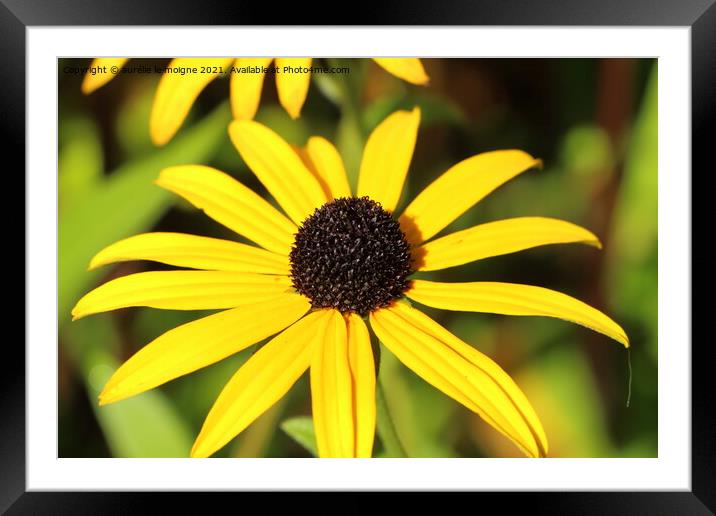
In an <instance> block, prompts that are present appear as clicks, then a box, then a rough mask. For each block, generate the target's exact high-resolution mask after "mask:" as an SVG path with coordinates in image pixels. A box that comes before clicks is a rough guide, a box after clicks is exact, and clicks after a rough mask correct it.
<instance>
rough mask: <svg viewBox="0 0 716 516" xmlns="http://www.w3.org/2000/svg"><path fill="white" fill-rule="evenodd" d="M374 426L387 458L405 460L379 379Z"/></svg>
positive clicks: (403, 449) (405, 454)
mask: <svg viewBox="0 0 716 516" xmlns="http://www.w3.org/2000/svg"><path fill="white" fill-rule="evenodd" d="M376 426H377V427H378V437H380V441H381V442H382V443H383V448H385V454H386V455H387V456H388V457H399V458H406V457H407V456H408V454H407V453H406V451H405V448H404V447H403V443H401V442H400V438H399V437H398V433H397V432H396V430H395V424H394V423H393V417H392V416H391V415H390V410H389V409H388V403H387V401H386V399H385V394H384V393H383V385H382V383H381V381H380V379H378V381H377V383H376Z"/></svg>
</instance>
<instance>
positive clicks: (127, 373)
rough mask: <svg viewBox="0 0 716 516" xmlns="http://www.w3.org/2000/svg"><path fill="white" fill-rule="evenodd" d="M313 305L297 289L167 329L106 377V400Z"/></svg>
mask: <svg viewBox="0 0 716 516" xmlns="http://www.w3.org/2000/svg"><path fill="white" fill-rule="evenodd" d="M310 308H311V304H310V302H309V301H308V300H307V299H306V298H305V297H303V296H299V295H298V294H284V295H282V296H280V297H277V298H274V299H271V300H269V301H261V302H258V303H254V304H251V305H247V306H241V307H238V308H233V309H231V310H225V311H223V312H219V313H217V314H213V315H210V316H208V317H204V318H202V319H198V320H196V321H192V322H190V323H187V324H184V325H182V326H178V327H176V328H174V329H172V330H169V331H168V332H166V333H165V334H163V335H161V336H160V337H158V338H156V339H155V340H153V341H152V342H150V343H149V344H147V345H146V346H145V347H143V348H142V349H140V350H139V351H138V352H137V353H135V354H134V356H132V357H131V358H130V359H129V360H127V361H126V362H125V363H124V364H123V365H122V366H121V367H120V368H119V369H118V370H117V371H116V372H115V373H114V374H113V375H112V377H111V378H110V379H109V381H108V382H107V385H105V387H104V390H103V391H102V393H101V394H100V399H99V401H100V405H106V404H107V403H112V402H115V401H119V400H121V399H124V398H127V397H129V396H133V395H135V394H138V393H140V392H144V391H146V390H149V389H152V388H153V387H156V386H157V385H161V384H163V383H165V382H168V381H169V380H173V379H174V378H177V377H179V376H183V375H185V374H188V373H191V372H192V371H196V370H197V369H201V368H202V367H206V366H208V365H209V364H213V363H214V362H218V361H219V360H221V359H223V358H226V357H228V356H229V355H232V354H234V353H237V352H239V351H241V350H242V349H244V348H246V347H248V346H250V345H252V344H255V343H256V342H259V341H261V340H263V339H265V338H266V337H269V336H271V335H274V334H275V333H277V332H279V331H281V330H283V329H284V328H286V327H287V326H289V325H291V324H293V323H294V322H295V321H297V320H298V319H299V318H300V317H301V316H303V315H304V314H305V313H306V312H308V310H309V309H310Z"/></svg>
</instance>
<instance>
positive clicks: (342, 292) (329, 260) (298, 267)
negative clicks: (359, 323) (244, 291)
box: [290, 197, 412, 316]
mask: <svg viewBox="0 0 716 516" xmlns="http://www.w3.org/2000/svg"><path fill="white" fill-rule="evenodd" d="M290 259H291V277H292V279H293V286H294V288H295V289H296V290H297V291H298V292H300V293H301V294H303V295H305V296H306V297H308V298H309V299H310V300H311V303H312V305H313V307H314V308H335V309H337V310H340V311H341V312H343V313H347V312H355V313H357V314H360V315H362V316H364V315H366V314H368V313H369V312H372V311H373V310H376V309H378V308H381V307H385V306H388V305H389V304H390V303H391V302H393V301H394V300H395V299H398V298H400V297H402V296H403V292H405V290H406V289H407V287H408V283H409V280H408V276H409V275H410V273H411V272H412V270H411V267H410V245H409V244H408V241H407V240H406V238H405V234H404V233H403V232H402V231H401V229H400V225H399V224H398V221H397V220H395V219H394V218H393V217H392V216H391V214H390V213H388V212H387V211H385V210H384V209H383V208H382V207H381V205H380V204H379V203H377V202H375V201H373V200H371V199H369V198H368V197H361V198H354V197H345V198H340V199H335V200H333V201H331V202H328V203H326V204H324V205H323V206H321V207H320V208H318V209H316V211H315V212H313V214H312V215H310V216H309V217H308V218H307V219H306V220H304V221H303V223H302V224H301V227H300V228H299V229H298V233H296V238H295V241H294V244H293V248H292V249H291V254H290Z"/></svg>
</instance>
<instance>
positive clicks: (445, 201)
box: [400, 150, 540, 244]
mask: <svg viewBox="0 0 716 516" xmlns="http://www.w3.org/2000/svg"><path fill="white" fill-rule="evenodd" d="M539 164H540V161H539V160H537V159H535V158H533V157H532V156H530V155H529V154H527V153H526V152H522V151H519V150H501V151H493V152H485V153H482V154H478V155H477V156H473V157H471V158H468V159H466V160H463V161H461V162H460V163H458V164H457V165H454V166H453V167H451V168H450V169H449V170H448V171H447V172H445V173H444V174H443V175H441V176H440V177H438V178H437V179H436V180H435V181H433V182H432V183H431V184H430V185H429V186H428V187H427V188H425V190H423V191H422V192H421V193H420V194H419V195H418V196H417V197H416V198H415V199H414V200H413V202H411V203H410V205H409V206H408V207H407V208H406V209H405V212H404V213H403V215H401V217H400V225H401V227H402V229H403V232H404V233H405V234H406V236H407V237H408V241H410V242H411V243H413V244H419V243H421V242H424V241H425V240H427V239H429V238H430V237H432V236H433V235H435V234H437V233H438V232H439V231H440V230H441V229H443V228H444V227H445V226H447V225H448V224H450V223H451V222H452V221H453V220H455V219H456V218H458V217H459V216H460V215H462V214H463V213H464V212H465V211H466V210H467V209H468V208H470V207H471V206H473V205H474V204H476V203H477V202H478V201H480V200H481V199H482V198H484V197H485V196H486V195H488V194H489V193H490V192H492V191H493V190H494V189H496V188H497V187H498V186H500V185H502V184H503V183H505V182H507V181H509V180H510V179H512V178H513V177H515V176H516V175H518V174H520V173H522V172H524V171H526V170H529V169H530V168H532V167H535V166H538V165H539Z"/></svg>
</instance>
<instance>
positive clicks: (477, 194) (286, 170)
mask: <svg viewBox="0 0 716 516" xmlns="http://www.w3.org/2000/svg"><path fill="white" fill-rule="evenodd" d="M419 123H420V111H419V110H418V109H414V110H413V111H412V112H407V111H398V112H395V113H393V114H392V115H390V116H389V117H388V118H387V119H386V120H384V121H383V122H382V123H381V124H380V125H379V126H378V127H377V128H376V129H375V130H374V131H373V132H372V134H371V135H370V137H369V138H368V141H367V143H366V146H365V150H364V154H363V158H362V163H361V167H360V176H359V180H358V188H357V192H356V196H355V197H353V196H352V193H351V189H350V187H349V184H348V180H347V178H346V173H345V170H344V167H343V163H342V160H341V157H340V156H339V154H338V152H337V150H336V149H335V147H334V146H333V145H332V144H331V143H330V142H328V141H327V140H325V139H323V138H320V137H313V138H310V139H309V140H308V143H307V145H306V147H305V149H301V151H300V155H301V156H299V153H298V152H296V151H295V150H294V148H292V147H291V146H290V145H289V144H288V143H286V142H285V141H284V140H283V139H282V138H281V137H279V136H278V135H277V134H276V133H274V132H273V131H272V130H271V129H269V128H267V127H265V126H263V125H261V124H259V123H257V122H253V121H234V122H232V123H231V125H230V127H229V134H230V137H231V140H232V141H233V143H234V145H235V146H236V148H237V149H238V151H239V153H240V154H241V156H242V158H243V159H244V161H245V162H246V163H247V165H248V166H249V168H250V169H251V170H252V171H253V172H254V174H256V176H257V177H258V179H259V180H260V181H261V183H263V185H264V186H265V187H266V189H267V190H268V191H269V192H270V193H271V195H272V196H273V197H274V199H275V200H276V201H277V202H278V204H279V205H280V206H281V207H282V208H283V210H284V211H285V214H286V215H284V214H282V213H280V212H279V211H278V210H277V209H275V208H274V207H272V205H271V204H269V203H268V202H267V201H266V200H264V199H262V198H261V197H259V196H258V195H257V194H255V193H253V192H252V191H251V190H249V189H248V188H246V187H245V186H243V185H242V184H241V183H239V182H238V181H236V180H235V179H233V178H231V177H230V176H228V175H227V174H225V173H223V172H220V171H218V170H215V169H212V168H209V167H205V166H198V165H186V166H177V167H171V168H167V169H165V170H163V171H162V172H161V174H160V176H159V179H158V181H157V183H158V184H159V185H160V186H162V187H164V188H166V189H168V190H171V191H172V192H174V193H176V194H178V195H180V196H182V197H183V198H184V199H186V200H188V201H189V202H190V203H192V204H193V205H194V206H196V207H197V208H199V209H201V210H203V211H204V212H205V213H206V214H207V215H208V216H209V217H211V218H213V219H214V220H216V221H217V222H219V223H221V224H223V225H225V226H227V227H228V228H230V229H232V230H233V231H235V232H236V233H238V234H240V235H242V236H244V237H246V238H248V239H249V240H251V241H253V242H255V243H256V244H258V246H260V247H254V246H251V245H246V244H241V243H237V242H232V241H226V240H220V239H214V238H206V237H201V236H194V235H186V234H179V233H146V234H141V235H137V236H134V237H131V238H128V239H126V240H122V241H120V242H117V243H115V244H113V245H111V246H109V247H108V248H106V249H104V250H103V251H101V252H100V253H99V254H98V255H97V256H95V257H94V258H93V260H92V262H91V265H90V266H91V268H94V267H99V266H101V265H106V264H109V263H114V262H120V261H125V260H153V261H156V262H162V263H165V264H169V265H173V266H178V267H186V268H191V269H203V270H194V271H187V270H177V271H161V272H142V273H138V274H131V275H129V276H125V277H121V278H118V279H114V280H112V281H110V282H108V283H106V284H104V285H102V286H100V287H98V288H97V289H95V290H93V291H91V292H90V293H88V294H87V295H85V296H84V297H83V298H82V299H81V300H80V301H79V302H78V303H77V305H76V306H75V308H74V309H73V311H72V314H73V317H74V318H79V317H84V316H86V315H89V314H93V313H98V312H104V311H107V310H114V309H118V308H123V307H129V306H150V307H155V308H164V309H175V310H198V309H226V310H225V311H222V312H219V313H216V314H214V315H210V316H208V317H204V318H202V319H198V320H196V321H194V322H190V323H188V324H184V325H183V326H179V327H177V328H175V329H173V330H171V331H169V332H167V333H165V334H163V335H161V336H160V337H158V338H157V339H156V340H154V341H153V342H151V343H150V344H148V345H147V346H145V347H144V348H143V349H141V350H140V351H139V352H137V353H136V354H135V355H134V356H133V357H131V358H130V359H129V360H128V361H127V362H126V363H124V365H122V366H121V367H120V368H119V369H118V370H117V371H116V372H115V373H114V375H113V376H112V377H111V378H110V380H109V381H108V383H107V385H106V386H105V388H104V390H103V391H102V393H101V395H100V403H101V404H106V403H111V402H115V401H118V400H121V399H124V398H127V397H128V396H132V395H134V394H138V393H140V392H143V391H146V390H148V389H151V388H153V387H156V386H158V385H161V384H163V383H165V382H167V381H169V380H172V379H174V378H177V377H179V376H182V375H185V374H187V373H190V372H192V371H195V370H197V369H199V368H201V367H204V366H207V365H209V364H211V363H214V362H217V361H218V360H221V359H223V358H225V357H227V356H229V355H231V354H233V353H236V352H238V351H240V350H242V349H244V348H246V347H248V346H250V345H252V344H254V343H257V342H259V341H261V340H263V339H265V338H268V337H270V336H272V335H275V334H277V333H278V336H276V337H274V338H273V340H271V341H269V342H268V343H267V344H266V345H265V346H263V347H262V348H260V349H259V350H258V351H257V352H256V353H255V354H254V355H253V356H252V357H251V358H250V359H249V360H248V361H247V362H246V363H245V364H244V365H243V366H242V367H241V368H240V369H239V370H238V372H237V373H236V374H235V375H234V376H233V378H231V380H230V381H229V382H228V384H227V385H226V387H225V388H224V390H223V391H222V392H221V394H220V395H219V397H218V399H217V400H216V402H215V404H214V406H213V407H212V409H211V411H210V412H209V414H208V416H207V418H206V421H205V422H204V425H203V428H202V429H201V432H200V434H199V436H198V438H197V439H196V442H195V444H194V447H193V449H192V451H191V455H192V456H193V457H207V456H210V455H211V454H213V453H214V452H216V451H217V450H219V449H220V448H221V447H223V446H224V445H225V444H226V443H228V442H229V441H230V440H231V439H232V438H234V436H236V435H237V434H238V433H239V432H241V431H242V430H244V429H245V428H246V427H247V426H248V425H249V424H251V422H252V421H254V420H255V419H256V418H257V417H258V416H259V415H260V414H261V413H263V412H264V411H265V410H267V409H268V408H269V407H271V406H272V405H273V404H274V403H275V402H276V401H277V400H279V399H280V398H281V397H282V396H283V395H284V394H285V393H286V392H287V391H288V390H289V388H290V387H291V386H292V385H293V384H294V383H295V382H296V381H297V380H298V378H299V377H300V376H301V375H302V374H303V373H304V372H305V371H306V370H307V369H310V379H311V382H310V383H311V397H312V411H313V420H314V425H315V432H316V438H317V444H318V450H319V454H320V456H321V457H369V456H370V455H371V450H372V447H373V437H374V429H375V418H376V405H375V403H376V402H375V382H376V378H375V368H374V359H373V354H372V350H371V342H370V336H369V330H368V327H367V325H366V323H365V322H364V317H366V318H367V319H368V321H369V323H370V327H371V328H372V330H373V332H374V333H375V335H376V336H377V337H378V339H379V340H380V342H382V343H383V344H384V345H385V346H386V347H387V348H388V349H389V350H390V351H391V352H393V354H394V355H395V356H396V357H397V358H398V359H400V360H401V361H402V362H403V363H404V364H405V365H406V366H407V367H409V368H410V369H412V370H413V371H414V372H415V373H417V374H418V375H419V376H421V377H422V378H423V379H424V380H426V381H427V382H429V383H430V384H432V385H433V386H435V387H436V388H438V389H440V390H441V391H443V392H444V393H445V394H447V395H448V396H450V397H451V398H453V399H455V400H457V401H458V402H460V403H461V404H463V405H464V406H465V407H467V408H468V409H469V410H471V411H473V412H475V413H477V414H479V415H480V416H481V417H482V418H483V419H484V420H485V421H487V422H488V423H489V424H490V425H492V426H493V427H494V428H496V429H497V430H498V431H499V432H501V433H502V434H504V435H505V436H506V437H507V438H509V439H510V440H512V441H513V442H514V443H515V444H516V445H517V446H518V447H519V448H520V449H521V450H522V451H523V452H524V453H525V454H527V455H528V456H532V457H542V456H545V455H546V453H547V438H546V437H545V434H544V431H543V429H542V425H541V423H540V421H539V419H538V417H537V415H536V414H535V412H534V410H533V408H532V406H531V405H530V403H529V402H528V401H527V398H526V397H525V395H524V394H523V393H522V391H521V390H520V389H519V388H518V386H517V385H516V384H515V382H514V381H513V380H512V379H511V378H510V376H509V375H508V374H507V373H506V372H505V371H503V370H502V369H501V368H500V367H499V366H498V365H497V364H496V363H495V362H493V361H492V360H491V359H490V358H488V357H487V356H485V355H483V354H482V353H480V352H479V351H477V350H476V349H475V348H473V347H472V346H470V345H469V344H467V343H465V342H463V341H462V340H460V339H459V338H457V337H455V336H454V335H452V334H451V333H450V332H449V331H448V330H446V329H445V328H443V327H442V326H440V325H439V324H438V323H437V322H435V321H434V320H432V319H431V318H430V317H428V316H427V315H425V314H424V313H422V312H421V311H420V310H418V309H417V308H414V307H412V306H411V305H410V304H409V303H408V302H407V301H406V300H405V299H403V298H404V297H407V298H409V299H411V300H413V301H415V302H417V303H420V304H423V305H426V306H431V307H436V308H442V309H446V310H461V311H471V312H489V313H496V314H509V315H527V316H547V317H556V318H560V319H565V320H567V321H571V322H574V323H577V324H581V325H584V326H587V327H589V328H592V329H593V330H596V331H598V332H601V333H603V334H605V335H608V336H609V337H612V338H613V339H616V340H617V341H619V342H621V343H622V344H623V345H624V346H628V345H629V341H628V339H627V336H626V334H625V333H624V331H623V330H622V328H621V327H620V326H619V325H618V324H616V323H615V322H614V321H612V320H611V319H610V318H609V317H607V316H606V315H604V314H602V313H601V312H599V311H598V310H596V309H594V308H592V307H590V306H588V305H586V304H584V303H582V302H581V301H578V300H576V299H574V298H572V297H569V296H567V295H565V294H562V293H559V292H555V291H552V290H548V289H545V288H541V287H535V286H529V285H518V284H510V283H492V282H490V283H487V282H473V283H440V282H433V281H425V280H417V279H415V280H411V279H410V277H409V276H410V274H412V273H413V272H414V271H430V270H436V269H444V268H447V267H453V266H456V265H460V264H465V263H468V262H472V261H474V260H478V259H481V258H486V257H490V256H497V255H502V254H507V253H513V252H516V251H520V250H523V249H528V248H531V247H535V246H540V245H547V244H558V243H569V242H579V243H585V244H590V245H593V246H597V247H599V246H600V244H599V241H598V239H597V237H596V236H594V235H593V234H592V233H590V232H589V231H587V230H586V229H583V228H581V227H579V226H576V225H574V224H571V223H569V222H564V221H561V220H555V219H550V218H541V217H520V218H513V219H507V220H501V221H497V222H489V223H486V224H481V225H477V226H474V227H472V228H469V229H466V230H463V231H458V232H456V233H452V234H449V235H447V236H443V237H440V238H437V239H434V240H430V239H431V238H432V237H434V236H435V235H437V234H438V233H439V232H440V231H441V230H442V229H444V228H445V227H446V226H447V225H448V224H450V223H451V222H452V221H453V220H455V219H456V218H457V217H459V216H460V215H461V214H462V213H464V212H465V211H466V210H468V209H469V208H470V207H472V206H473V205H474V204H475V203H477V202H478V201H480V200H481V199H482V198H484V197H485V196H487V195H488V194H489V193H490V192H492V191H493V190H494V189H496V188H497V187H499V186H500V185H502V184H503V183H505V182H506V181H508V180H510V179H512V178H513V177H515V176H517V175H518V174H521V173H523V172H525V171H527V170H529V169H531V168H533V167H535V166H538V165H539V164H540V162H539V160H537V159H535V158H533V157H532V156H530V155H529V154H527V153H525V152H522V151H519V150H501V151H494V152H486V153H483V154H478V155H476V156H473V157H470V158H468V159H465V160H464V161H462V162H460V163H458V164H456V165H454V166H453V167H451V168H450V169H448V170H447V171H446V172H445V173H444V174H442V175H441V176H440V177H438V178H437V179H436V180H435V181H434V182H433V183H432V184H430V185H429V186H428V187H427V188H425V189H424V190H423V191H422V192H421V193H420V194H419V195H418V196H417V197H416V198H415V199H414V200H413V201H412V202H411V203H410V204H409V205H408V207H407V208H406V209H405V211H404V212H403V213H402V214H401V215H400V216H399V217H395V218H394V217H393V214H392V213H393V211H394V209H395V208H396V206H397V204H398V200H399V198H400V195H401V191H402V189H403V183H404V181H405V177H406V174H407V171H408V168H409V165H410V161H411V158H412V154H413V150H414V146H415V142H416V137H417V133H418V126H419Z"/></svg>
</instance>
